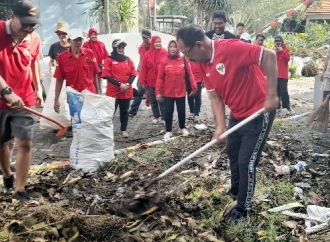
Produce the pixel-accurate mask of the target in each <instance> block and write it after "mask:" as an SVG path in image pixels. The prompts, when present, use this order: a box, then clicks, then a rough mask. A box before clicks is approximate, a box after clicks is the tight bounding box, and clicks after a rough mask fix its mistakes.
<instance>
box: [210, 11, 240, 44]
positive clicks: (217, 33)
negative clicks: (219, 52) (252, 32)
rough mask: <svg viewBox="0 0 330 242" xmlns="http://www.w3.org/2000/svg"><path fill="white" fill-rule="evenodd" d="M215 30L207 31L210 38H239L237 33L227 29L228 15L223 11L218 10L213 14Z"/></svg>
mask: <svg viewBox="0 0 330 242" xmlns="http://www.w3.org/2000/svg"><path fill="white" fill-rule="evenodd" d="M212 24H213V30H211V31H207V32H205V35H206V36H207V37H209V38H210V39H237V37H236V35H234V34H233V33H231V32H229V31H227V30H225V28H226V24H227V16H226V13H225V12H223V11H216V12H214V13H213V16H212Z"/></svg>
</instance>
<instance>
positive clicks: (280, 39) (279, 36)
mask: <svg viewBox="0 0 330 242" xmlns="http://www.w3.org/2000/svg"><path fill="white" fill-rule="evenodd" d="M274 40H275V41H282V40H283V38H282V36H281V35H276V36H275V38H274Z"/></svg>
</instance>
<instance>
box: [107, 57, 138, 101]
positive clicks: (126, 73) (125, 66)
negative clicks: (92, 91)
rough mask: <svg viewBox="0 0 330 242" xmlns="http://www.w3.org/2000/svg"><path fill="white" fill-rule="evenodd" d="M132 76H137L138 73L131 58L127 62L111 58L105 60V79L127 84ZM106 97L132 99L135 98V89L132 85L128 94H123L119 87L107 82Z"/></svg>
mask: <svg viewBox="0 0 330 242" xmlns="http://www.w3.org/2000/svg"><path fill="white" fill-rule="evenodd" d="M131 76H137V72H136V70H135V67H134V63H133V61H132V60H131V59H130V58H127V59H126V60H125V61H117V60H114V59H112V58H111V57H108V58H106V59H105V61H104V69H103V72H102V77H103V78H107V77H113V78H114V79H116V80H117V81H119V82H121V83H127V82H128V79H129V78H130V77H131ZM106 95H107V96H109V97H114V98H116V99H130V98H132V97H133V88H132V86H131V85H130V86H129V88H128V89H127V90H126V92H121V91H120V88H119V87H117V86H115V85H113V84H112V83H110V82H107V91H106Z"/></svg>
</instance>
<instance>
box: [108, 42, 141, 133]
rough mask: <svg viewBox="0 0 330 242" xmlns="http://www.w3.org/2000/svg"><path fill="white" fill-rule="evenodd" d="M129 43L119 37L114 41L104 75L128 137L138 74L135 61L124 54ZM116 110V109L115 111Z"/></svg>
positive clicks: (122, 130) (122, 127)
mask: <svg viewBox="0 0 330 242" xmlns="http://www.w3.org/2000/svg"><path fill="white" fill-rule="evenodd" d="M126 46H127V44H126V43H125V42H124V41H122V40H119V39H116V40H114V41H113V42H112V49H113V51H112V52H111V55H110V57H108V58H106V59H105V61H104V70H103V72H102V76H103V78H104V79H107V80H108V82H107V91H106V95H107V96H109V97H114V98H116V104H115V110H117V107H118V106H119V110H120V123H121V127H120V130H121V134H122V136H123V137H124V138H128V136H129V134H128V133H127V131H126V129H127V123H128V109H129V104H130V100H131V98H132V97H133V88H132V83H133V81H134V79H135V77H136V76H137V72H136V70H135V67H134V63H133V61H132V60H131V59H130V58H129V57H127V56H126V55H124V50H125V47H126ZM115 112H116V111H115Z"/></svg>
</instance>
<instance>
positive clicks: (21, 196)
mask: <svg viewBox="0 0 330 242" xmlns="http://www.w3.org/2000/svg"><path fill="white" fill-rule="evenodd" d="M39 15H40V10H39V6H38V5H37V4H35V3H34V2H33V1H30V0H23V1H19V2H18V3H16V4H15V6H14V10H13V13H12V14H11V19H10V20H8V21H0V38H1V41H0V93H1V96H0V97H1V99H2V101H0V154H1V155H0V167H1V170H2V173H3V187H4V190H5V191H4V192H6V193H7V192H13V191H15V193H14V194H13V198H14V199H17V200H19V201H21V202H27V203H30V202H33V204H34V201H33V200H31V198H30V197H29V196H28V194H27V193H26V192H25V185H26V180H27V177H28V171H29V168H30V164H31V159H32V151H31V149H32V131H33V126H34V123H35V117H34V116H33V115H32V114H30V113H28V112H26V111H24V110H22V108H23V107H24V106H28V107H31V106H34V105H36V106H37V107H40V106H41V105H42V104H43V98H42V88H41V85H40V79H39V70H38V59H39V56H40V50H41V41H40V38H39V35H38V34H37V33H35V32H34V31H35V30H36V29H37V27H38V25H39V24H40V20H39ZM32 84H33V87H34V89H33V87H32ZM13 137H14V139H15V143H16V146H17V157H16V187H15V185H14V184H15V179H14V175H13V173H12V171H11V169H10V151H9V141H10V140H11V139H12V138H13Z"/></svg>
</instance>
